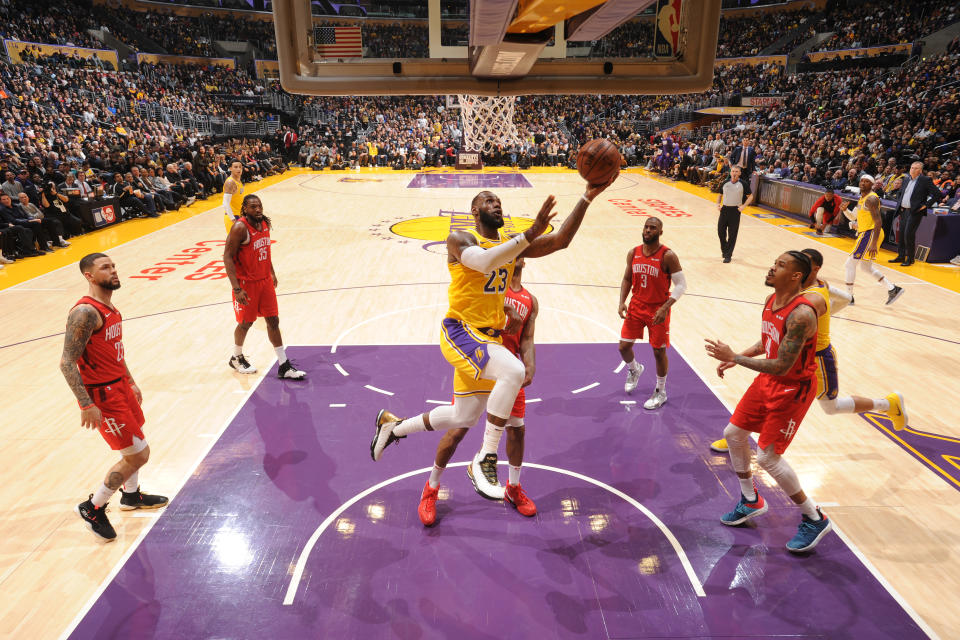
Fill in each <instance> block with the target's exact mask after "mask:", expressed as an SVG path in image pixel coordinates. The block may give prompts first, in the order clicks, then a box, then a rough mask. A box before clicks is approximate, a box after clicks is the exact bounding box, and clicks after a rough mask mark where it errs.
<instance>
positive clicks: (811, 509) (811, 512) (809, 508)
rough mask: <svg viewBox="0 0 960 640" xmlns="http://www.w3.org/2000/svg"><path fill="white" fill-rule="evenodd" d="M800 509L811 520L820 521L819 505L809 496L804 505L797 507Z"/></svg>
mask: <svg viewBox="0 0 960 640" xmlns="http://www.w3.org/2000/svg"><path fill="white" fill-rule="evenodd" d="M797 506H799V507H800V511H803V515H805V516H807V517H808V518H810V519H811V520H819V519H820V514H819V513H817V503H816V502H814V501H813V498H811V497H809V496H807V499H806V500H805V501H804V502H803V504H800V505H797Z"/></svg>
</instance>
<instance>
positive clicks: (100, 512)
mask: <svg viewBox="0 0 960 640" xmlns="http://www.w3.org/2000/svg"><path fill="white" fill-rule="evenodd" d="M73 510H74V511H76V512H77V515H78V516H80V517H81V518H82V519H83V522H84V523H85V524H86V525H87V526H88V527H90V531H92V532H93V534H94V535H95V536H97V537H98V538H100V540H101V541H102V542H113V541H114V540H116V539H117V532H116V531H114V530H113V525H111V524H110V520H108V519H107V505H103V506H102V507H97V506H94V504H93V494H92V493H91V494H90V497H89V498H87V501H86V502H81V503H80V504H78V505H77V506H76V507H74V509H73Z"/></svg>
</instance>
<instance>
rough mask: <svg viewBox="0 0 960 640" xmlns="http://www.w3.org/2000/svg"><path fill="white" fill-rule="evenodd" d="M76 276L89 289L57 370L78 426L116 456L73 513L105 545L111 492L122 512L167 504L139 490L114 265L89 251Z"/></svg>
mask: <svg viewBox="0 0 960 640" xmlns="http://www.w3.org/2000/svg"><path fill="white" fill-rule="evenodd" d="M80 272H81V273H82V274H83V275H84V277H85V278H86V279H87V282H88V283H89V291H88V293H87V295H86V296H84V297H83V298H80V300H79V301H78V302H77V304H76V305H74V307H73V309H71V310H70V315H69V316H67V330H66V335H65V338H64V342H63V356H61V358H60V371H61V372H62V373H63V377H64V378H66V379H67V384H69V385H70V389H71V390H72V391H73V395H74V396H76V398H77V402H78V403H80V424H81V426H83V427H84V428H87V429H98V430H99V431H100V435H101V436H103V439H104V440H106V441H107V444H108V445H110V448H111V449H113V450H114V451H117V452H118V453H119V454H120V456H121V458H120V462H118V463H116V464H115V465H113V467H111V469H110V471H109V472H108V473H107V477H106V478H105V479H104V481H103V484H102V485H100V486H99V487H97V489H96V490H95V491H94V492H93V493H92V494H90V497H89V499H88V500H87V501H86V502H81V503H80V504H79V505H77V507H76V512H77V513H78V514H79V515H80V517H81V518H83V521H84V523H86V525H87V526H88V527H90V530H91V531H93V533H94V534H96V535H97V536H98V537H99V538H100V539H102V540H103V541H106V542H111V541H113V540H115V539H116V537H117V532H116V531H114V529H113V527H112V526H111V525H110V520H108V519H107V514H106V505H107V502H108V501H109V500H110V498H111V496H113V494H114V493H116V491H117V489H121V497H120V508H121V509H123V510H125V511H126V510H132V509H158V508H160V507H163V506H166V504H167V502H168V500H167V498H165V497H164V496H152V495H149V494H146V493H142V492H141V491H140V484H139V481H140V468H141V467H142V466H143V465H145V464H146V463H147V460H149V459H150V447H149V445H147V440H146V438H145V437H144V436H143V430H142V427H143V422H144V420H143V411H141V409H140V405H141V403H142V402H143V396H142V395H141V393H140V389H139V388H138V387H137V384H136V383H135V382H134V381H133V376H132V375H131V374H130V369H128V368H127V362H126V359H125V357H124V351H123V329H122V325H121V321H122V318H121V316H120V312H119V311H118V310H117V309H116V307H114V306H113V304H112V303H111V297H112V295H113V292H114V291H116V290H117V289H119V288H120V277H119V276H118V275H117V267H116V265H115V264H114V263H113V260H111V259H110V258H109V256H107V255H106V254H103V253H91V254H89V255H87V256H84V258H83V259H82V260H80Z"/></svg>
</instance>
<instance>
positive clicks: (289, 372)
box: [241, 356, 307, 380]
mask: <svg viewBox="0 0 960 640" xmlns="http://www.w3.org/2000/svg"><path fill="white" fill-rule="evenodd" d="M241 357H243V356H241ZM277 377H278V378H287V379H288V380H303V379H304V378H306V377H307V372H306V371H300V370H299V369H297V366H296V365H295V364H293V361H292V360H287V361H286V362H284V363H283V364H282V365H280V367H279V368H278V369H277Z"/></svg>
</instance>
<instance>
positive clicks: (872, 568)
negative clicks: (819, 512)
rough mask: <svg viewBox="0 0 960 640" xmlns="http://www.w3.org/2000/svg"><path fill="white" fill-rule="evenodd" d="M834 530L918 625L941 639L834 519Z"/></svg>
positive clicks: (928, 633) (935, 637) (927, 632)
mask: <svg viewBox="0 0 960 640" xmlns="http://www.w3.org/2000/svg"><path fill="white" fill-rule="evenodd" d="M833 531H834V533H836V534H837V535H838V536H840V539H841V540H843V544H845V545H847V548H848V549H850V551H852V552H853V555H855V556H857V558H858V559H859V560H860V562H861V563H862V564H863V566H864V567H866V568H867V571H869V572H870V573H871V574H872V575H873V577H874V578H876V579H877V582H879V583H880V585H881V586H882V587H883V588H884V589H886V590H887V593H889V594H890V596H891V597H892V598H893V599H894V600H896V601H897V604H899V605H900V606H901V607H902V608H903V610H904V611H906V612H907V615H908V616H910V617H911V618H912V619H913V621H914V622H916V623H917V626H918V627H920V628H921V629H922V630H923V632H924V633H926V634H927V635H928V636H930V637H931V638H933V639H934V640H940V636H938V635H937V633H936V632H935V631H934V630H933V627H931V626H930V625H929V624H927V621H926V620H924V619H923V618H921V617H920V614H918V613H917V612H916V611H914V609H913V607H911V606H910V604H909V603H908V602H907V601H906V600H904V599H903V596H901V595H900V594H899V593H898V592H897V590H896V589H894V588H893V585H892V584H890V583H889V582H887V579H886V578H884V577H883V574H882V573H880V572H879V571H878V570H877V568H876V567H875V566H873V563H872V562H870V560H868V559H867V556H865V555H863V552H862V551H860V549H859V548H858V547H857V545H855V544H854V543H853V540H851V539H850V538H848V537H847V536H846V534H845V533H844V532H843V531H841V530H840V527H838V526H837V521H836V520H834V521H833Z"/></svg>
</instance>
